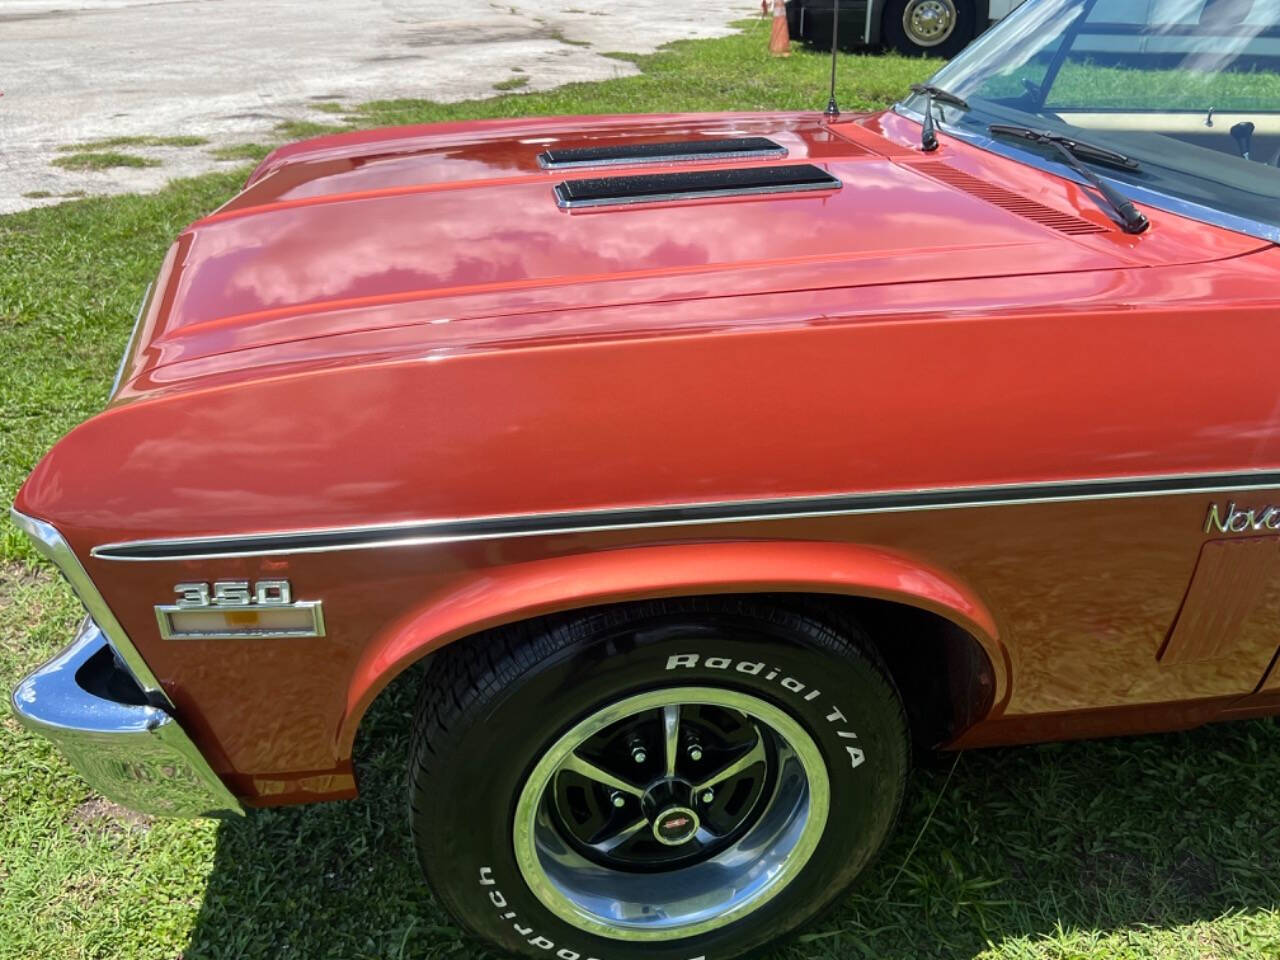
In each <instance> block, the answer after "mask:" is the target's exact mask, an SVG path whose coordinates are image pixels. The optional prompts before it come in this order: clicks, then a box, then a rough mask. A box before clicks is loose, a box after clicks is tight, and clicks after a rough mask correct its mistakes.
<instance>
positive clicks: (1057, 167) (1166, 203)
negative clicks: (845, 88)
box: [893, 102, 1280, 243]
mask: <svg viewBox="0 0 1280 960" xmlns="http://www.w3.org/2000/svg"><path fill="white" fill-rule="evenodd" d="M893 112H894V113H896V114H898V116H900V117H906V118H907V119H908V120H913V121H915V122H916V123H923V122H924V114H922V113H917V112H916V111H914V110H912V109H910V108H909V107H906V106H904V105H903V104H902V103H901V102H898V103H895V104H894V105H893ZM935 120H936V117H935ZM937 126H938V129H939V130H942V131H943V132H944V133H946V134H947V135H948V136H952V137H955V138H956V139H957V140H963V141H964V142H965V143H968V144H970V145H972V146H975V147H978V148H979V149H982V150H989V151H990V152H992V153H998V154H999V155H1000V156H1002V157H1006V158H1008V159H1010V160H1016V161H1017V162H1018V163H1023V164H1026V165H1027V166H1029V167H1035V168H1036V169H1037V170H1042V171H1044V172H1045V173H1050V174H1053V175H1054V176H1055V177H1063V178H1065V179H1067V180H1070V181H1072V182H1073V183H1079V184H1081V185H1082V186H1087V184H1085V183H1084V181H1083V180H1081V179H1080V178H1079V177H1078V176H1076V174H1074V173H1073V172H1072V171H1071V170H1070V169H1069V168H1068V167H1066V166H1064V165H1063V164H1061V163H1058V162H1056V161H1053V160H1050V159H1048V158H1047V157H1041V156H1039V155H1038V154H1037V153H1035V152H1034V151H1032V150H1028V149H1026V148H1025V147H1023V148H1019V147H1017V146H1014V145H1013V144H1010V143H1005V142H1003V141H999V140H995V139H993V138H992V137H988V136H985V135H983V134H980V133H975V132H973V131H970V130H966V129H964V128H963V127H960V126H957V125H956V124H951V123H944V122H938V123H937ZM1096 172H1097V173H1098V175H1099V176H1100V177H1102V179H1103V180H1105V181H1106V182H1107V183H1109V184H1112V185H1114V186H1115V187H1116V189H1118V190H1123V191H1124V192H1125V193H1126V194H1127V195H1128V197H1129V199H1131V200H1136V201H1138V202H1139V203H1142V204H1145V205H1146V206H1149V207H1155V208H1156V209H1157V210H1163V211H1165V212H1166V213H1172V214H1175V215H1177V216H1180V217H1186V218H1187V219H1189V220H1196V221H1198V222H1200V223H1207V224H1209V225H1211V226H1215V227H1222V228H1223V229H1224V230H1232V231H1234V232H1236V233H1243V234H1244V235H1245V236H1249V237H1255V238H1257V239H1258V240H1266V241H1268V242H1269V243H1280V226H1275V225H1272V224H1269V223H1263V222H1262V221H1260V220H1253V219H1251V218H1248V217H1240V216H1236V215H1235V214H1233V213H1226V212H1224V211H1222V210H1218V209H1215V208H1213V207H1206V206H1204V205H1203V204H1199V203H1193V202H1192V201H1190V200H1184V199H1182V198H1181V197H1177V196H1174V195H1172V194H1168V193H1163V192H1161V191H1159V190H1152V189H1151V188H1150V187H1144V186H1142V185H1140V184H1136V183H1132V182H1131V181H1128V180H1120V179H1117V178H1115V177H1109V176H1107V175H1106V172H1105V168H1102V167H1098V168H1097V171H1096Z"/></svg>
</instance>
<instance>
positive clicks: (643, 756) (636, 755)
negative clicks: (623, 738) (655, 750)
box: [631, 745, 649, 763]
mask: <svg viewBox="0 0 1280 960" xmlns="http://www.w3.org/2000/svg"><path fill="white" fill-rule="evenodd" d="M631 759H632V760H634V761H635V762H636V763H644V762H645V761H646V760H647V759H649V755H648V754H647V753H645V752H644V747H641V746H639V745H637V746H634V747H632V748H631Z"/></svg>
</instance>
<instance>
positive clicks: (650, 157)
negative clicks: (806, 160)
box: [538, 137, 787, 170]
mask: <svg viewBox="0 0 1280 960" xmlns="http://www.w3.org/2000/svg"><path fill="white" fill-rule="evenodd" d="M786 155H787V150H786V148H785V147H783V146H781V145H780V144H777V143H774V142H773V141H772V140H770V139H769V138H768V137H734V138H732V139H728V140H669V141H665V142H662V143H627V144H610V145H609V146H604V147H569V148H566V149H563V150H544V151H542V153H540V154H538V166H540V167H542V169H544V170H568V169H572V168H575V167H611V166H622V165H631V164H641V163H693V162H695V161H700V160H701V161H715V160H759V159H765V158H770V159H779V158H781V157H785V156H786Z"/></svg>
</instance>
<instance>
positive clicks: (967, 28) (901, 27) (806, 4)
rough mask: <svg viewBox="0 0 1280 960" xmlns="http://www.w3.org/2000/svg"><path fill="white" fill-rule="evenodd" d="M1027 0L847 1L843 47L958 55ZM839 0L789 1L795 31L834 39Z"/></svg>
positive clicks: (817, 40) (825, 42) (802, 36)
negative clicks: (870, 47)
mask: <svg viewBox="0 0 1280 960" xmlns="http://www.w3.org/2000/svg"><path fill="white" fill-rule="evenodd" d="M1020 3H1022V0H841V2H840V37H839V41H840V46H841V47H843V48H844V49H852V48H855V47H867V46H879V45H884V46H886V47H891V48H892V49H894V50H897V51H899V52H900V53H905V54H907V55H909V56H921V55H925V56H932V57H952V56H955V55H956V54H957V53H959V52H960V51H961V50H963V49H964V47H965V45H966V44H968V43H969V41H970V40H972V39H973V38H974V37H976V36H977V35H978V34H979V33H981V32H982V31H983V30H985V29H986V28H987V27H988V26H990V25H991V24H992V23H993V22H994V21H996V20H999V19H1000V18H1001V17H1003V16H1005V15H1007V14H1008V13H1009V11H1010V10H1013V9H1014V8H1015V7H1017V6H1018V5H1019V4H1020ZM834 6H835V0H787V26H788V27H789V28H790V31H791V36H792V37H794V38H795V39H797V40H803V41H805V42H806V43H811V44H813V45H815V46H819V47H826V46H830V44H831V20H832V10H833V8H834Z"/></svg>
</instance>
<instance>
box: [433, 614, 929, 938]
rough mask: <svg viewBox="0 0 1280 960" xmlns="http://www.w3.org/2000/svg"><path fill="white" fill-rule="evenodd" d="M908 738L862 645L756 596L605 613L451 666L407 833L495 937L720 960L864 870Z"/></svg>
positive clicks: (437, 879) (808, 913)
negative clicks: (408, 832) (411, 830)
mask: <svg viewBox="0 0 1280 960" xmlns="http://www.w3.org/2000/svg"><path fill="white" fill-rule="evenodd" d="M846 633H848V631H846ZM908 751H909V748H908V740H907V723H906V718H905V714H904V712H903V708H902V703H901V701H900V700H899V697H898V695H897V693H896V691H895V689H894V686H893V683H892V681H891V680H890V679H889V676H888V674H887V672H886V670H885V668H884V667H883V665H882V664H881V662H880V660H879V658H878V657H877V656H876V655H875V652H874V650H873V649H872V648H871V647H870V646H869V645H868V644H867V643H866V642H865V639H864V638H862V637H859V636H847V635H844V636H842V635H840V634H838V633H836V632H835V631H834V630H832V629H831V628H830V627H828V626H826V625H824V624H823V623H820V622H818V621H817V620H815V619H812V618H810V617H809V616H807V615H804V614H800V613H795V612H791V611H789V610H787V609H785V608H782V607H775V606H772V605H769V604H766V603H763V602H758V601H756V600H752V599H745V598H743V599H735V598H693V599H687V600H670V601H651V602H644V603H636V604H627V605H623V606H615V607H603V608H599V609H598V610H597V611H594V612H590V613H587V614H579V615H575V616H558V617H549V618H544V619H542V620H539V621H533V622H529V623H525V624H517V625H515V626H512V627H506V628H501V629H498V630H493V631H490V632H488V633H485V634H482V635H479V636H476V637H473V638H471V639H469V640H467V641H463V642H461V643H459V644H457V645H455V646H454V647H451V648H449V649H447V650H446V651H444V652H442V653H441V654H440V655H439V656H438V657H437V659H436V661H435V662H433V665H432V668H431V669H430V671H429V672H428V674H427V677H426V679H425V681H424V685H423V690H422V695H421V699H420V701H419V704H418V708H417V715H416V719H415V723H414V738H413V746H412V752H411V756H410V806H411V811H410V816H411V821H412V829H413V836H414V842H415V845H416V848H417V851H418V856H419V859H420V861H421V863H422V867H423V870H424V872H425V873H426V876H427V880H428V882H429V883H430V885H431V887H432V889H433V890H434V891H435V894H436V897H437V899H438V900H439V902H440V903H441V904H442V905H443V906H444V907H445V908H446V909H448V910H449V912H450V913H452V914H453V916H454V917H455V918H456V919H457V920H458V922H459V923H460V924H461V925H462V926H463V927H464V928H466V929H467V930H469V931H471V932H472V933H474V934H475V935H477V936H478V937H479V938H480V939H482V940H484V941H486V942H487V943H488V944H489V945H490V946H492V947H495V948H497V949H500V950H504V951H507V952H509V953H513V954H517V955H520V956H529V957H539V958H550V957H556V958H559V960H589V958H596V957H600V958H611V960H628V958H630V960H641V958H644V960H692V958H697V957H702V956H705V957H708V958H712V957H714V958H716V960H727V958H730V957H736V956H739V955H741V954H743V953H746V952H748V951H752V950H755V949H758V948H760V947H762V946H764V945H765V944H768V943H770V942H771V941H773V940H775V939H776V938H778V937H780V936H784V935H786V934H788V933H790V932H791V931H793V930H794V929H795V928H796V927H798V926H800V925H801V924H803V923H804V922H805V921H807V920H809V919H811V918H812V917H813V916H814V915H815V914H817V913H818V912H819V911H820V910H822V909H823V908H824V907H825V906H827V905H828V904H830V903H831V902H832V901H833V900H835V899H836V898H837V897H838V896H840V894H841V893H842V892H843V891H844V890H845V889H846V888H847V887H848V886H849V885H850V884H851V883H852V882H853V880H854V879H855V878H856V877H857V876H858V875H859V874H860V873H861V872H862V871H863V870H864V869H865V868H866V866H867V864H868V863H869V862H870V860H871V859H872V857H873V856H874V855H875V853H876V851H877V850H878V849H879V848H880V846H881V844H882V843H883V841H884V839H885V837H886V836H887V835H888V833H889V831H890V829H891V827H892V826H893V823H894V820H895V818H896V817H897V812H898V806H899V803H900V801H901V798H902V791H903V783H904V780H905V777H906V772H907V768H908V756H909V752H908Z"/></svg>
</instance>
